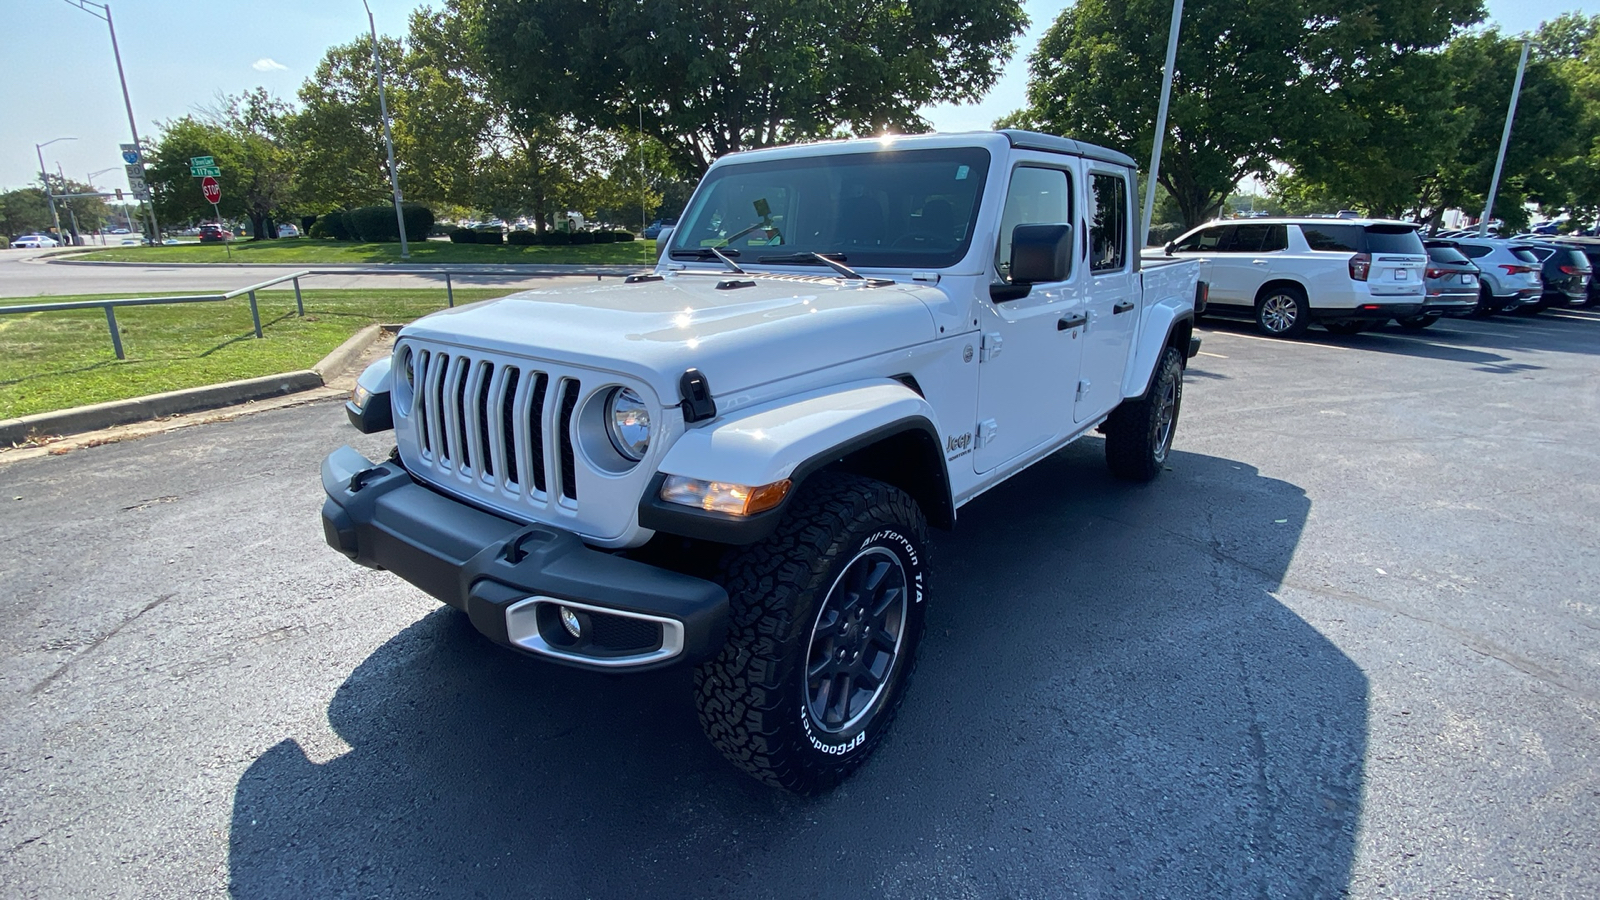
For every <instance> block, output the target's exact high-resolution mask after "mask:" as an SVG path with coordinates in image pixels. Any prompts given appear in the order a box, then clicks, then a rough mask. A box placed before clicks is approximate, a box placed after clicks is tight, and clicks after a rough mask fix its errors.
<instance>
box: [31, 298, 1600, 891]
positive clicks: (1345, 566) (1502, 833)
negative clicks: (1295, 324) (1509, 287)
mask: <svg viewBox="0 0 1600 900" xmlns="http://www.w3.org/2000/svg"><path fill="white" fill-rule="evenodd" d="M1203 336H1204V338H1205V345H1204V348H1203V352H1202V355H1201V356H1199V357H1198V358H1196V359H1195V360H1194V363H1193V365H1192V366H1191V369H1190V371H1189V374H1188V378H1187V387H1186V390H1187V393H1186V396H1185V399H1184V406H1183V412H1182V419H1181V421H1180V423H1179V426H1178V428H1179V430H1178V440H1177V446H1176V450H1175V453H1174V455H1173V457H1172V459H1171V471H1168V472H1165V473H1163V475H1162V476H1161V478H1160V479H1158V480H1157V481H1156V482H1155V483H1154V484H1152V485H1149V486H1143V487H1129V486H1126V485H1123V484H1120V483H1117V482H1114V481H1112V480H1111V479H1110V478H1109V477H1108V476H1107V475H1106V473H1105V469H1104V466H1103V464H1102V462H1101V458H1100V456H1101V442H1100V441H1099V439H1098V438H1094V437H1090V438H1086V439H1085V440H1083V441H1080V442H1079V443H1078V444H1075V445H1073V446H1072V447H1070V448H1068V449H1067V450H1066V451H1063V452H1062V453H1060V454H1058V455H1056V456H1054V457H1052V458H1051V459H1049V460H1047V461H1045V462H1044V463H1042V464H1040V465H1039V466H1037V467H1035V468H1034V469H1032V470H1030V471H1029V472H1027V473H1025V474H1023V475H1022V476H1019V477H1018V478H1016V479H1013V480H1012V481H1011V482H1009V483H1007V484H1006V485H1003V486H1001V487H1000V488H998V489H996V490H995V491H993V492H991V493H990V494H987V495H985V496H983V497H981V498H979V499H978V500H976V501H974V502H973V503H971V504H969V505H968V506H967V507H964V508H963V509H962V510H961V514H960V522H959V523H958V526H957V528H956V529H955V531H954V532H952V533H948V534H941V535H939V536H938V537H937V540H936V545H935V547H934V551H935V553H934V563H933V566H934V569H933V571H934V574H935V578H936V579H937V580H936V581H935V582H934V583H933V587H932V593H931V594H930V597H931V599H930V603H931V604H932V605H931V607H930V611H929V623H930V624H929V632H928V639H927V641H926V643H925V645H924V648H923V656H922V665H921V668H920V670H919V671H918V674H917V680H916V682H915V683H914V684H913V686H912V688H911V691H910V693H909V695H908V697H907V700H906V703H905V706H904V707H903V708H902V711H901V714H900V717H899V719H898V721H897V722H896V724H895V729H894V732H893V733H892V734H891V735H890V737H889V738H888V739H887V740H886V742H885V743H884V744H883V746H882V747H881V748H880V750H879V752H878V754H877V755H876V756H875V758H874V759H873V760H872V761H871V762H870V763H869V764H868V765H867V766H866V768H865V769H863V770H862V771H861V772H860V773H859V774H858V775H857V777H855V778H854V779H852V780H851V781H849V782H848V783H846V784H845V785H844V786H843V787H841V788H840V789H838V790H837V791H835V792H834V793H832V794H830V795H828V796H825V797H822V798H818V799H814V800H801V799H796V798H793V797H789V796H785V795H781V794H777V793H773V792H771V791H769V790H768V789H766V788H764V787H761V786H760V785H758V784H756V783H755V782H753V781H752V780H750V779H748V778H746V777H745V776H743V775H741V774H738V773H737V772H735V771H734V770H732V769H731V768H730V767H728V766H727V765H726V764H725V763H723V761H722V760H721V759H720V758H719V757H718V756H717V754H716V753H715V752H714V751H713V750H712V749H711V748H710V746H709V744H708V743H707V742H706V740H705V739H704V737H703V736H702V735H701V734H700V731H699V728H698V726H697V725H696V723H695V720H694V711H693V707H692V704H691V702H690V697H689V685H690V682H689V677H688V675H687V673H684V672H673V673H668V674H664V675H659V676H655V677H647V678H628V677H601V676H594V675H589V674H585V673H576V672H572V671H567V670H563V669H559V668H555V667H552V666H549V665H547V664H544V663H542V662H539V661H536V660H532V659H527V658H523V657H520V656H516V655H513V654H511V653H509V652H506V651H503V650H500V649H497V648H495V647H493V646H491V645H489V644H488V643H486V642H485V641H484V640H482V639H480V638H479V637H478V636H477V635H476V633H475V632H473V631H472V630H471V628H470V627H468V626H466V625H464V624H463V623H462V622H461V620H460V617H458V616H457V615H455V614H453V613H452V612H451V611H450V610H448V609H446V608H443V607H441V606H440V605H438V604H437V603H435V602H434V601H432V600H430V599H428V598H427V597H425V596H422V595H421V594H419V593H418V592H417V591H415V590H413V589H411V588H409V587H407V586H406V585H404V584H403V583H401V582H398V581H397V580H395V579H394V578H393V577H392V576H389V575H387V574H384V573H377V572H371V571H367V570H364V569H360V568H358V567H355V566H353V565H351V564H349V563H348V562H347V561H346V560H345V559H344V558H343V557H341V556H339V555H337V554H336V553H334V552H333V551H331V550H329V549H327V548H326V546H324V544H323V541H322V536H321V531H320V525H319V523H318V519H317V509H318V506H319V502H320V500H319V497H320V488H319V486H318V483H317V481H318V480H317V466H318V462H319V460H320V458H321V457H322V456H323V455H324V454H325V453H326V452H328V451H329V450H331V449H333V448H335V447H337V446H338V445H339V444H341V443H345V442H349V443H353V444H354V445H355V446H357V447H358V448H359V449H362V450H364V451H366V452H367V453H368V454H369V455H377V454H380V453H382V452H384V451H385V450H386V449H387V447H388V441H387V440H386V439H384V437H383V436H374V437H364V436H361V435H357V434H355V433H354V432H353V431H351V429H350V428H349V427H348V425H346V424H344V423H343V421H342V420H343V416H342V413H341V411H340V409H339V407H338V406H337V405H336V404H333V403H319V404H312V405H308V406H302V407H298V408H292V409H280V410H276V411H270V412H263V413H260V414H257V415H250V416H244V417H241V418H238V419H236V420H234V421H230V422H226V423H219V424H213V425H205V426H199V427H193V428H187V429H184V430H182V431H176V432H172V433H169V434H164V435H158V436H154V437H150V438H146V439H143V440H137V441H127V442H122V443H115V444H108V445H104V446H97V447H92V448H89V449H84V450H77V451H74V452H71V453H67V454H65V455H62V456H47V457H37V458H30V459H22V460H20V461H14V462H10V463H5V462H4V461H3V459H4V458H3V457H0V502H3V503H5V507H6V511H7V514H6V515H5V516H4V517H3V518H0V546H3V547H5V548H6V552H5V555H4V556H3V557H0V848H3V850H0V884H4V885H5V886H6V888H5V890H4V893H5V894H6V896H8V897H18V898H27V897H64V896H95V897H148V896H184V897H197V896H223V895H230V894H231V895H232V896H236V897H246V898H257V897H345V896H350V897H356V896H359V897H372V896H378V897H472V896H491V897H493V896H526V897H558V898H566V897H597V898H599V897H627V898H632V897H676V896H705V897H740V898H747V897H756V898H759V897H844V896H871V897H888V898H943V897H952V898H967V897H979V898H991V897H1015V898H1035V897H1039V898H1048V897H1069V896H1088V897H1136V896H1137V897H1161V896H1168V897H1337V896H1344V895H1347V894H1348V895H1351V896H1356V897H1392V896H1394V897H1416V896H1434V897H1478V896H1504V897H1514V896H1539V897H1595V896H1600V840H1597V826H1596V822H1600V769H1597V767H1596V748H1597V747H1600V656H1597V655H1596V652H1595V649H1594V648H1595V640H1596V632H1597V630H1600V604H1597V601H1596V599H1595V598H1596V596H1600V590H1597V589H1600V584H1597V581H1600V578H1597V575H1600V558H1597V557H1600V554H1597V550H1596V547H1597V543H1596V540H1595V522H1596V517H1595V513H1594V511H1595V509H1596V506H1597V502H1600V479H1597V478H1596V477H1595V473H1596V471H1600V458H1597V454H1600V451H1597V442H1596V440H1595V427H1594V422H1595V416H1596V413H1597V412H1600V316H1596V315H1594V314H1591V313H1561V314H1559V316H1549V315H1547V316H1542V317H1540V318H1539V319H1537V320H1532V321H1529V320H1526V319H1496V320H1493V321H1489V322H1479V321H1464V322H1447V323H1445V324H1442V325H1439V326H1437V327H1435V328H1434V329H1431V330H1429V331H1428V332H1425V333H1422V334H1421V335H1417V336H1409V335H1404V334H1401V333H1400V332H1398V331H1386V332H1384V333H1379V334H1370V335H1360V336H1357V337H1353V338H1345V339H1338V338H1333V337H1331V336H1328V335H1324V334H1322V333H1320V332H1314V333H1313V335H1312V339H1310V340H1308V341H1305V342H1301V343H1288V342H1279V341H1272V340H1267V339H1263V338H1259V337H1257V336H1256V335H1255V334H1254V333H1252V332H1251V331H1250V330H1249V329H1248V328H1246V327H1243V326H1239V327H1234V326H1228V325H1211V326H1208V327H1207V328H1205V329H1203Z"/></svg>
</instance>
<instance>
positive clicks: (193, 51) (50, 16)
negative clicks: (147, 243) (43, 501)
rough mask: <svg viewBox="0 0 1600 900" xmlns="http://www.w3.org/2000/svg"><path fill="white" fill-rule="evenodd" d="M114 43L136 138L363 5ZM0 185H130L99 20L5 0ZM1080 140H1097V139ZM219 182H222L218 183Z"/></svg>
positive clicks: (1002, 91) (939, 113) (124, 4)
mask: <svg viewBox="0 0 1600 900" xmlns="http://www.w3.org/2000/svg"><path fill="white" fill-rule="evenodd" d="M371 2H372V9H373V12H374V14H375V15H376V16H377V21H378V30H379V31H380V32H385V33H390V34H399V33H403V32H404V31H405V26H406V18H407V16H408V14H409V13H410V12H411V10H413V9H415V8H417V7H418V6H420V5H423V4H419V3H416V2H410V0H371ZM1067 5H1068V0H1027V2H1026V3H1025V6H1026V8H1027V11H1028V15H1029V16H1030V17H1031V18H1032V20H1033V26H1032V27H1031V28H1030V29H1029V31H1028V33H1027V35H1026V36H1024V38H1023V39H1022V40H1021V41H1020V42H1019V48H1020V52H1019V53H1018V55H1017V57H1016V58H1015V59H1013V60H1012V62H1011V64H1010V66H1008V68H1007V71H1006V75H1005V77H1004V78H1002V79H1001V81H1000V83H999V84H998V85H996V87H995V89H994V90H992V91H991V92H990V93H989V96H988V97H986V98H985V99H984V100H983V101H982V102H981V103H978V104H974V105H968V106H941V107H935V108H932V109H930V110H928V111H927V114H928V116H929V118H930V119H931V120H932V121H933V123H934V125H935V126H936V127H938V128H940V129H941V130H945V131H960V130H967V129H974V128H987V127H988V126H989V124H990V123H991V122H992V121H994V119H995V118H997V117H998V116H1000V115H1003V114H1005V113H1007V112H1009V111H1011V110H1012V109H1014V108H1016V107H1017V106H1018V105H1020V104H1021V102H1022V92H1023V86H1024V84H1025V82H1026V75H1027V72H1026V62H1025V58H1026V56H1027V54H1028V53H1029V52H1030V51H1031V50H1032V49H1033V46H1034V44H1035V43H1036V42H1037V41H1038V38H1039V35H1040V34H1042V33H1043V31H1044V29H1045V28H1046V27H1048V25H1049V23H1050V22H1051V21H1052V20H1053V19H1054V18H1055V16H1056V14H1057V13H1059V12H1060V11H1061V9H1063V8H1064V7H1065V6H1067ZM111 8H112V13H113V15H114V17H115V21H116V23H117V40H118V43H119V44H120V45H121V48H122V59H123V65H124V67H125V68H126V70H127V75H128V88H129V91H130V93H131V94H132V96H133V110H134V114H135V116H136V117H137V119H138V123H139V130H140V134H141V135H144V136H151V135H153V134H154V133H155V132H156V128H155V124H154V123H156V122H157V121H161V120H165V119H172V118H176V117H178V116H182V115H184V114H185V113H188V112H191V111H192V110H193V109H194V108H195V107H196V106H201V105H205V104H207V103H209V102H210V101H211V100H212V99H213V98H214V97H215V96H216V94H217V93H218V92H224V93H238V92H240V91H243V90H246V89H249V88H252V87H257V86H261V87H265V88H267V89H268V90H270V91H271V92H273V93H274V94H277V95H279V96H282V97H285V98H291V99H292V98H293V96H294V92H295V90H296V89H297V88H298V87H299V86H300V83H301V81H303V80H304V79H305V78H306V76H308V75H309V74H310V73H311V70H312V69H313V68H314V67H315V66H316V64H317V61H318V60H320V59H321V58H322V54H323V52H324V51H325V50H326V49H327V48H328V47H329V46H331V45H333V44H336V43H343V42H345V41H349V40H352V39H353V38H355V37H357V36H359V35H361V34H364V33H365V32H366V28H367V19H366V13H365V11H364V10H363V9H362V6H361V0H271V2H262V0H254V2H248V3H247V2H240V0H217V2H213V3H210V4H196V3H180V2H176V0H113V2H112V3H111ZM1488 8H1489V11H1490V17H1491V20H1492V21H1494V22H1496V23H1497V24H1499V25H1500V27H1501V28H1502V29H1503V30H1505V31H1508V32H1513V33H1514V32H1520V31H1524V30H1527V29H1531V28H1534V27H1536V26H1537V25H1538V23H1539V22H1540V21H1541V20H1543V19H1546V18H1553V17H1554V16H1556V15H1557V14H1559V13H1560V12H1563V11H1568V10H1576V11H1579V12H1582V13H1584V14H1586V15H1595V14H1600V0H1488ZM0 63H3V71H4V72H5V76H6V87H5V89H4V90H3V91H0V188H11V187H20V186H22V185H24V184H26V183H28V182H30V181H32V180H33V179H34V178H35V177H36V175H35V173H36V170H37V169H38V163H37V162H36V159H35V153H34V147H33V145H34V144H35V143H42V142H45V141H49V140H52V139H54V138H59V137H74V138H77V140H74V141H64V142H61V143H57V144H54V145H52V146H49V147H46V148H45V150H44V152H45V164H46V165H47V166H48V167H49V168H50V169H51V170H52V171H54V170H55V168H56V164H57V162H59V163H60V164H61V167H62V169H63V170H64V171H65V172H66V174H67V176H68V177H70V178H74V179H78V180H82V179H83V178H84V177H85V176H86V175H88V174H89V173H90V172H92V171H96V170H99V169H106V168H112V167H115V169H114V170H113V171H111V172H107V173H105V174H104V175H101V176H99V177H98V178H96V180H95V183H96V184H97V185H100V186H102V187H124V188H125V187H126V186H127V181H126V179H125V178H124V177H123V174H122V169H121V160H120V159H118V157H117V145H118V144H119V143H123V142H126V141H127V140H129V137H128V123H127V115H126V113H124V111H123V106H122V95H121V92H120V90H119V89H118V87H117V73H116V68H115V65H114V63H113V61H112V56H111V44H110V38H109V37H108V36H107V33H106V26H105V23H103V22H101V21H100V20H98V19H95V18H93V17H91V16H90V15H89V14H87V13H84V12H81V11H79V10H78V9H75V8H74V7H73V5H72V4H71V3H69V2H68V0H0ZM1086 137H1088V138H1090V139H1092V137H1093V136H1092V135H1087V136H1086ZM224 185H225V186H226V183H224Z"/></svg>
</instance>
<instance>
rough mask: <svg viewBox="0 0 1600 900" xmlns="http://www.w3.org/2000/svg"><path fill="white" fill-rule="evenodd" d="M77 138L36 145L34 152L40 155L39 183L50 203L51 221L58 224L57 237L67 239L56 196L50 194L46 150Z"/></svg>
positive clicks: (64, 138)
mask: <svg viewBox="0 0 1600 900" xmlns="http://www.w3.org/2000/svg"><path fill="white" fill-rule="evenodd" d="M75 140H77V138H75V137H59V138H56V139H55V140H53V141H45V142H44V143H42V144H34V145H33V152H34V153H37V154H39V181H40V182H42V183H43V184H44V196H45V199H46V200H49V201H50V221H52V222H54V223H56V237H58V238H59V237H65V235H63V234H62V233H61V216H60V215H59V214H57V213H56V195H55V194H53V193H51V192H50V171H49V170H48V169H46V168H45V167H44V148H46V147H48V146H50V145H51V144H55V143H59V142H61V141H75Z"/></svg>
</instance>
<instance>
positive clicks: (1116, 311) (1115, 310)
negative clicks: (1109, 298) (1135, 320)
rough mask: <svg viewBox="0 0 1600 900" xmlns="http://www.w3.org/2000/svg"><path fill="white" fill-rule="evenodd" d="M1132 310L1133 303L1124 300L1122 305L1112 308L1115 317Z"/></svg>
mask: <svg viewBox="0 0 1600 900" xmlns="http://www.w3.org/2000/svg"><path fill="white" fill-rule="evenodd" d="M1130 309H1133V302H1132V301H1130V300H1124V301H1122V302H1121V303H1118V304H1117V305H1116V306H1113V307H1111V314H1112V315H1114V316H1120V315H1122V314H1123V313H1125V312H1127V311H1128V310H1130Z"/></svg>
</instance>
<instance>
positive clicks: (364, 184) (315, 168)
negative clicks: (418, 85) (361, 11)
mask: <svg viewBox="0 0 1600 900" xmlns="http://www.w3.org/2000/svg"><path fill="white" fill-rule="evenodd" d="M378 48H379V51H378V52H379V56H380V58H381V59H382V60H383V64H384V69H385V71H386V72H391V73H392V72H397V71H404V67H403V65H402V63H403V62H404V59H405V49H404V47H403V46H402V45H401V43H400V42H399V41H397V40H394V39H392V38H388V37H384V38H380V39H379V41H378ZM299 96H300V110H299V112H298V113H297V114H296V115H295V116H294V119H293V121H292V122H291V123H290V124H289V126H288V135H287V136H288V138H289V141H290V143H291V144H292V145H293V146H294V149H295V154H296V176H297V177H296V179H295V185H294V189H295V204H296V205H297V206H298V207H299V208H300V209H302V210H304V211H306V212H313V213H317V214H319V215H320V214H322V213H326V212H331V211H333V210H336V209H352V208H354V207H357V206H364V205H366V204H369V203H374V202H378V201H379V200H381V199H382V198H384V197H387V196H388V195H389V174H388V162H387V157H386V154H385V150H384V144H383V119H382V117H381V116H380V115H379V110H378V80H377V75H376V73H375V72H374V70H373V68H372V43H371V41H370V40H369V39H368V38H367V37H366V36H365V35H363V36H362V37H359V38H357V39H356V40H354V41H351V42H350V43H348V44H339V45H337V46H334V47H330V48H329V49H328V51H327V53H326V54H325V55H324V56H323V58H322V61H321V62H320V63H318V64H317V68H316V71H315V72H314V73H313V74H312V76H311V77H310V78H308V79H306V81H305V83H304V84H303V85H301V87H300V92H299ZM390 99H391V100H393V99H394V98H393V96H392V95H391V98H390ZM391 109H393V107H391ZM402 159H403V157H402ZM407 174H408V175H409V172H408V173H407ZM404 183H405V182H402V184H404Z"/></svg>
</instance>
